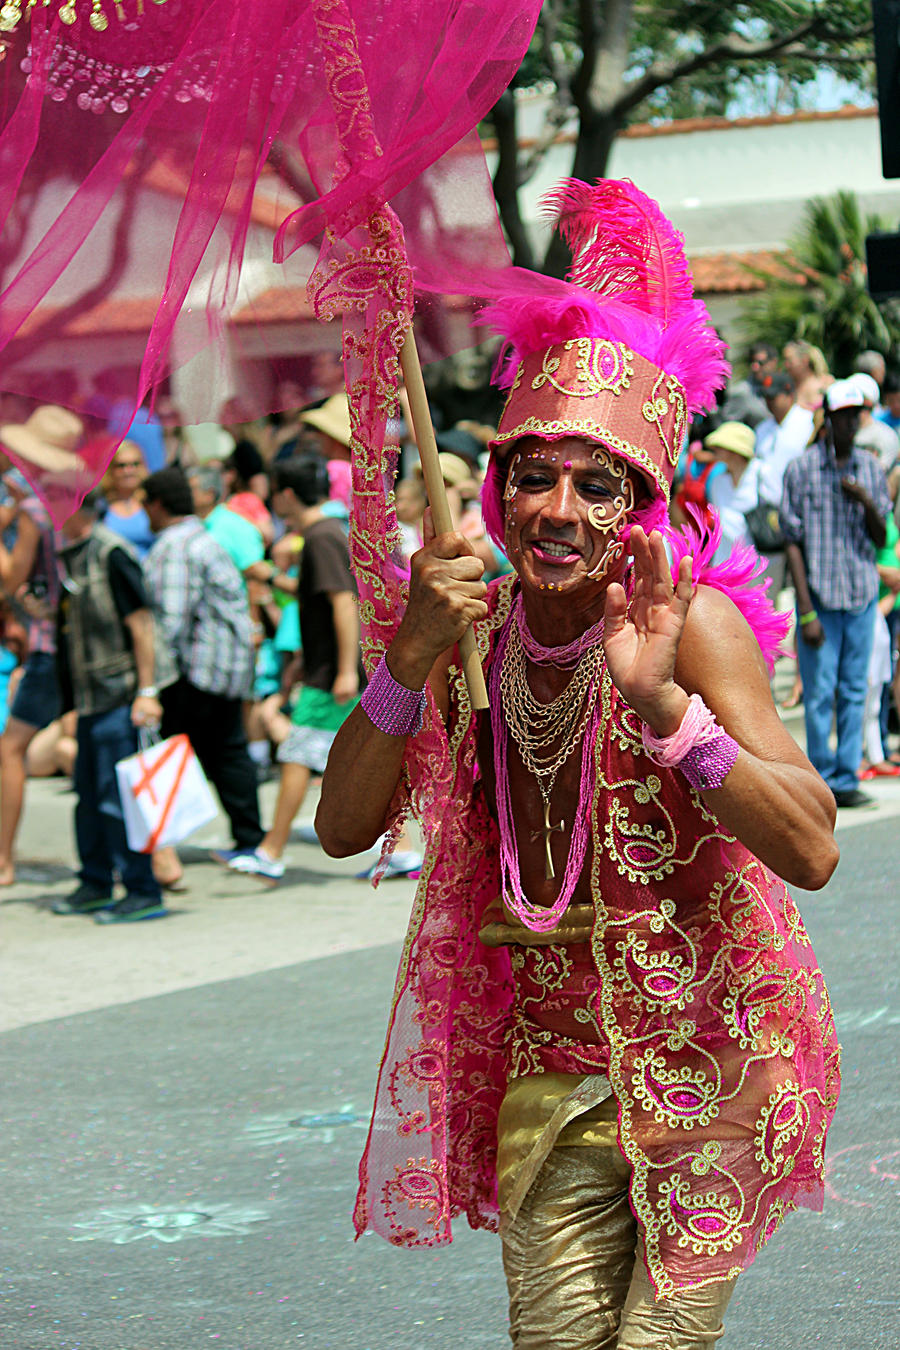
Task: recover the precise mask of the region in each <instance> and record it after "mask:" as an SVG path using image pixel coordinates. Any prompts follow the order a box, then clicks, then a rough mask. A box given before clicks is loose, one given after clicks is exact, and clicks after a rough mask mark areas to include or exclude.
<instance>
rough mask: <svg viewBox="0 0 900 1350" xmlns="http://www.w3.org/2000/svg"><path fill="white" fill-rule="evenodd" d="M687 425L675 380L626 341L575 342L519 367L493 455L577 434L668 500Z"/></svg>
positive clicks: (681, 393) (532, 357)
mask: <svg viewBox="0 0 900 1350" xmlns="http://www.w3.org/2000/svg"><path fill="white" fill-rule="evenodd" d="M686 425H687V406H686V400H685V392H684V388H683V386H682V385H681V384H680V382H679V381H678V380H677V379H676V378H675V377H674V375H666V374H665V372H664V371H662V370H660V369H659V368H658V367H657V366H655V365H653V364H652V362H650V361H647V360H646V359H645V358H644V357H643V356H639V355H638V354H637V353H636V352H634V351H632V350H631V349H630V348H629V347H627V346H626V345H625V344H624V343H622V342H614V341H612V340H611V339H609V338H591V337H584V338H572V339H570V340H569V341H568V342H563V343H560V344H558V345H556V346H553V347H548V348H547V349H546V350H545V351H543V352H532V353H530V354H529V355H527V356H526V357H525V358H524V360H523V361H521V362H520V363H519V367H518V370H517V372H516V377H515V380H514V381H513V385H512V388H511V389H510V391H509V397H508V398H507V400H506V407H505V408H504V410H503V415H502V417H501V419H500V426H499V428H498V431H497V435H496V437H495V438H494V439H493V441H491V449H492V450H493V449H494V448H500V447H501V446H507V445H509V444H510V442H512V441H515V440H518V439H519V438H520V437H521V436H540V437H541V438H542V439H544V440H559V439H560V437H562V436H580V437H582V438H583V439H584V440H586V441H594V442H597V443H599V444H601V445H605V446H607V447H608V448H609V449H610V450H612V451H613V452H614V453H615V454H617V455H621V457H622V458H623V459H627V460H628V462H629V463H630V464H633V465H634V467H635V468H636V469H639V470H640V472H641V473H643V474H644V475H645V476H646V477H647V478H649V479H650V480H651V482H652V484H654V485H655V487H656V488H657V490H658V491H659V492H661V493H662V495H663V496H664V497H665V498H666V500H668V496H669V487H670V485H671V482H672V477H673V475H674V473H675V466H676V464H677V463H678V455H679V452H680V450H681V444H682V441H683V439H684V433H685V429H686Z"/></svg>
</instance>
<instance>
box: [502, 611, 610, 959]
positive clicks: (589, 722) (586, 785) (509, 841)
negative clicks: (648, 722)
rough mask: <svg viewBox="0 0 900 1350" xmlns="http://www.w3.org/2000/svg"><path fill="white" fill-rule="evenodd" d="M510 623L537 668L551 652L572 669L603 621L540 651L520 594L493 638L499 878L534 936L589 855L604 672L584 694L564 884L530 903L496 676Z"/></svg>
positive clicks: (549, 922) (557, 911) (562, 902)
mask: <svg viewBox="0 0 900 1350" xmlns="http://www.w3.org/2000/svg"><path fill="white" fill-rule="evenodd" d="M513 622H515V623H517V625H518V627H519V634H520V637H521V638H522V645H523V648H524V650H525V653H526V655H527V656H528V657H529V659H532V660H536V661H537V662H538V664H541V665H550V664H553V665H555V664H557V662H556V661H555V660H553V659H552V654H553V653H555V652H559V653H561V654H562V657H563V661H564V662H565V663H566V664H567V665H574V664H577V661H578V659H579V657H580V656H583V655H584V653H585V652H586V651H588V650H589V648H590V646H591V645H592V643H591V640H590V639H591V637H592V636H593V640H594V642H596V641H599V639H600V637H601V636H602V621H601V623H600V624H595V625H594V627H593V628H591V629H589V630H588V632H587V633H583V634H582V635H581V637H580V638H577V639H576V640H575V642H572V643H568V644H567V645H566V646H564V647H561V648H553V647H544V646H543V645H542V644H540V643H538V642H537V641H536V639H535V638H534V637H533V636H532V634H531V633H530V632H529V631H528V626H527V624H526V622H525V614H524V609H523V607H522V603H521V596H519V597H517V600H516V604H515V607H514V609H513V610H511V612H510V615H509V618H508V619H507V621H506V623H505V624H504V626H503V629H502V631H501V633H500V636H499V638H498V640H497V650H496V654H495V657H494V661H493V664H492V666H491V673H490V685H491V700H490V701H491V730H492V732H493V737H494V777H495V780H496V781H495V792H496V798H497V823H498V826H499V831H500V876H501V883H502V887H503V892H504V898H505V901H506V903H507V904H508V906H509V908H510V910H511V911H512V912H513V914H515V916H516V917H517V918H518V919H519V920H520V922H521V923H523V924H524V925H525V927H526V928H528V929H530V930H531V931H532V932H533V933H547V932H549V931H550V929H552V928H555V927H556V925H557V924H558V923H559V920H560V919H561V918H562V916H563V914H564V913H565V911H566V909H567V908H568V905H569V902H570V900H571V899H572V896H573V894H574V893H575V887H576V885H577V883H578V878H579V877H580V876H581V872H582V869H583V867H584V859H585V855H586V853H587V840H588V831H589V825H590V791H591V785H592V783H593V780H594V775H593V772H592V759H593V752H594V746H595V744H596V741H597V737H598V735H599V733H600V723H601V716H602V711H601V707H600V698H599V681H600V670H602V667H600V668H599V669H598V674H597V677H596V679H594V680H592V682H591V684H590V685H589V687H588V690H587V694H586V695H585V698H586V700H588V701H589V702H590V704H591V710H590V712H589V714H588V716H587V719H586V721H585V726H584V732H583V738H582V746H581V781H580V784H579V789H578V809H577V812H576V817H575V820H574V822H573V825H572V832H571V837H570V841H569V854H568V857H567V859H566V870H565V874H564V876H563V880H562V886H561V888H560V892H559V895H558V896H557V898H556V900H555V901H554V903H553V904H552V905H550V906H549V907H547V906H544V905H533V904H532V903H531V902H530V901H529V900H528V898H527V897H526V896H525V894H524V891H523V889H522V876H521V872H520V869H519V852H518V848H517V846H516V832H515V826H514V824H513V819H512V806H511V802H510V795H509V772H508V746H509V731H508V728H507V724H506V719H505V716H504V713H503V699H502V694H501V680H500V673H501V671H502V668H503V658H504V655H505V653H506V647H507V643H508V641H509V635H510V630H511V625H512V623H513ZM598 630H599V631H598ZM578 648H580V649H581V650H580V651H578V652H577V655H574V654H575V652H576V649H578ZM532 652H535V653H536V654H537V655H536V656H532ZM573 655H574V660H573Z"/></svg>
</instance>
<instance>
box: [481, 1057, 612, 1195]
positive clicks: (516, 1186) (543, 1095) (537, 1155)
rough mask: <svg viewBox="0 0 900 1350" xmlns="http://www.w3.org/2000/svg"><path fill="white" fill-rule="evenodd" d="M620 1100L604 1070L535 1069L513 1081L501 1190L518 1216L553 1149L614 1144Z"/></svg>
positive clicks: (502, 1128) (501, 1123) (503, 1127)
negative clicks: (565, 1071) (603, 1073)
mask: <svg viewBox="0 0 900 1350" xmlns="http://www.w3.org/2000/svg"><path fill="white" fill-rule="evenodd" d="M618 1112H619V1108H618V1103H617V1101H616V1099H615V1097H613V1095H612V1089H611V1088H610V1085H609V1082H608V1080H607V1079H606V1078H604V1077H603V1075H602V1074H586V1075H584V1076H581V1075H579V1074H569V1073H530V1074H525V1075H523V1077H521V1078H514V1079H512V1081H511V1082H510V1083H509V1084H508V1086H507V1089H506V1095H505V1097H504V1098H503V1102H502V1104H501V1106H500V1115H499V1118H498V1121H497V1193H498V1199H499V1203H500V1210H501V1212H502V1214H503V1215H504V1217H505V1219H506V1220H507V1221H509V1220H512V1219H514V1218H515V1216H516V1214H517V1213H518V1212H519V1206H520V1205H521V1203H522V1201H523V1200H524V1198H525V1196H526V1195H527V1194H528V1191H529V1190H530V1188H531V1185H532V1183H533V1182H534V1179H535V1177H536V1176H537V1174H538V1173H539V1172H540V1170H541V1168H542V1167H543V1165H544V1162H545V1161H546V1159H547V1157H548V1156H549V1154H550V1151H551V1149H553V1148H557V1147H559V1148H579V1147H580V1148H603V1147H605V1148H614V1147H615V1146H616V1140H617V1134H618Z"/></svg>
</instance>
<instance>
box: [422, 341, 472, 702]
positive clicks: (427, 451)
mask: <svg viewBox="0 0 900 1350" xmlns="http://www.w3.org/2000/svg"><path fill="white" fill-rule="evenodd" d="M400 365H401V367H402V369H403V378H404V380H405V382H406V392H407V394H408V395H409V410H410V412H411V413H412V420H413V430H414V431H415V434H416V445H417V446H418V447H419V458H420V459H421V461H422V474H423V477H424V479H425V489H426V491H427V493H428V501H429V504H430V506H431V515H432V519H433V521H434V528H435V530H436V531H437V533H438V534H448V533H449V532H450V531H451V530H452V529H453V519H452V517H451V515H450V503H449V502H448V501H447V489H446V487H445V485H444V476H443V474H442V473H441V466H440V461H439V460H438V448H437V442H436V441H435V439H434V427H433V426H432V424H431V413H430V411H429V408H428V397H427V395H426V393H425V381H424V380H423V378H422V366H421V364H420V362H419V353H418V350H417V349H416V339H415V337H414V336H413V330H412V328H408V329H407V330H406V336H405V338H404V339H403V346H402V347H401V349H400ZM459 653H460V656H461V657H462V663H463V674H464V675H465V677H466V686H467V688H468V690H469V699H470V701H471V704H472V707H473V708H475V709H484V708H486V707H487V706H488V696H487V687H486V686H485V683H484V671H483V670H482V668H481V661H480V660H479V659H478V651H477V648H476V646H475V634H474V633H473V632H472V629H471V628H467V629H466V631H465V633H463V635H462V637H461V638H460V640H459Z"/></svg>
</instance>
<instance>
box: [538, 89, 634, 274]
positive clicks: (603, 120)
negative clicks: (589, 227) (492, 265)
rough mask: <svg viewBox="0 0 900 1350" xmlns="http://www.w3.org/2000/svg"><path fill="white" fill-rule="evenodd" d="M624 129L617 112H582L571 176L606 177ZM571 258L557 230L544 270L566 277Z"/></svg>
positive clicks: (589, 179) (591, 179) (590, 180)
mask: <svg viewBox="0 0 900 1350" xmlns="http://www.w3.org/2000/svg"><path fill="white" fill-rule="evenodd" d="M621 129H622V123H621V121H620V120H619V118H618V117H617V116H616V115H615V114H614V113H602V112H592V113H591V114H590V115H588V116H584V115H582V118H581V121H580V123H579V128H578V139H577V141H576V142H575V157H574V160H573V163H572V177H573V178H580V179H581V180H582V182H585V183H594V182H596V180H597V179H598V178H605V177H606V166H607V164H608V163H609V156H610V152H611V150H612V147H613V142H614V141H615V139H616V136H617V135H618V134H619V132H620V131H621ZM571 261H572V255H571V253H570V252H569V247H568V245H567V244H566V243H565V242H564V241H563V240H562V239H561V238H560V236H559V235H558V234H554V235H553V238H552V239H551V241H550V246H549V248H548V249H547V253H546V256H545V258H544V265H543V267H542V269H541V270H542V271H543V272H544V273H545V274H546V275H547V276H550V277H563V276H565V274H566V272H567V271H568V270H569V266H570V264H571Z"/></svg>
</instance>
